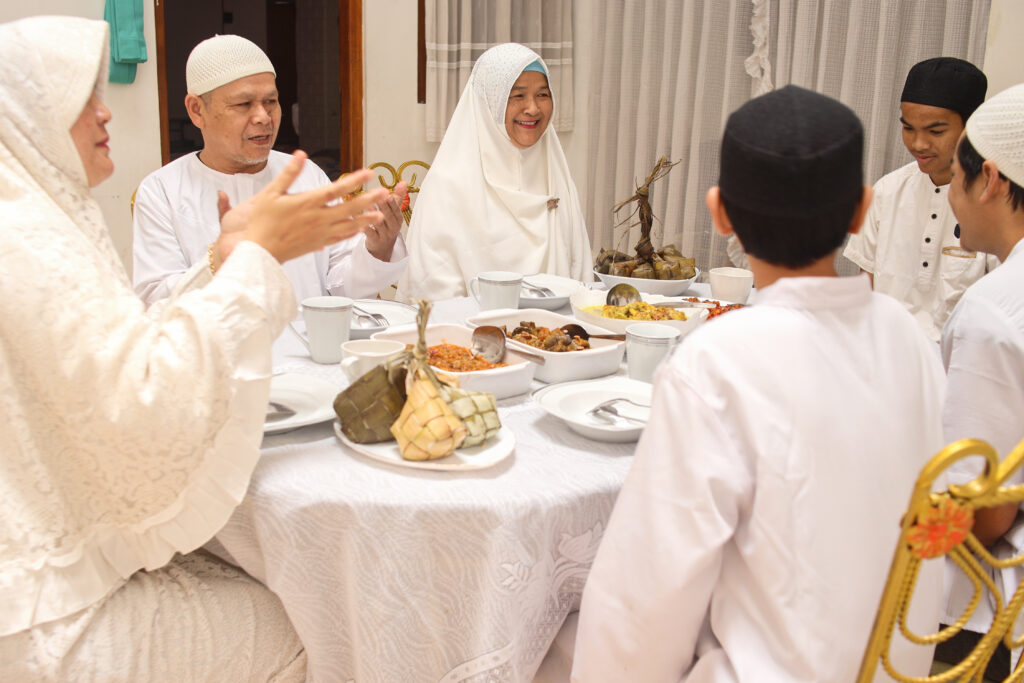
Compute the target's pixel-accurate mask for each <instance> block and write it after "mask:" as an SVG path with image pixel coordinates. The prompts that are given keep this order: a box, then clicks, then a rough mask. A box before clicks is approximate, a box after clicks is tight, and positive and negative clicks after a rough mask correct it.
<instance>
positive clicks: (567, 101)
mask: <svg viewBox="0 0 1024 683" xmlns="http://www.w3.org/2000/svg"><path fill="white" fill-rule="evenodd" d="M572 15H573V0H427V1H426V5H425V14H424V20H425V26H424V29H425V33H426V43H427V103H426V104H427V140H429V141H430V142H440V140H441V138H442V137H443V136H444V131H445V129H446V128H447V127H448V120H449V119H450V118H451V116H452V112H453V111H455V105H456V104H457V103H458V101H459V95H461V94H462V89H463V88H464V87H465V86H466V81H467V80H468V79H469V74H470V71H472V69H473V63H474V62H476V59H477V57H479V56H480V55H481V54H482V53H483V52H484V51H485V50H486V49H487V48H489V47H491V46H493V45H498V44H500V43H508V42H515V43H522V44H523V45H526V46H527V47H529V48H530V49H532V50H533V51H534V52H536V53H537V54H539V55H540V56H541V57H543V58H544V62H545V63H546V64H547V65H548V69H549V70H550V72H551V73H550V75H549V78H550V82H551V87H552V90H553V91H554V93H555V97H556V99H555V113H554V119H553V121H552V123H553V124H554V126H555V130H557V131H559V132H562V131H567V130H572V122H573V80H572V72H573V65H572V59H573V58H572V53H573V43H572V23H573V22H572Z"/></svg>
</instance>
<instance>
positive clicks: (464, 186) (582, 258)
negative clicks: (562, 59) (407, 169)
mask: <svg viewBox="0 0 1024 683" xmlns="http://www.w3.org/2000/svg"><path fill="white" fill-rule="evenodd" d="M539 59H540V57H539V56H538V55H537V54H536V53H535V52H533V50H530V49H529V48H526V47H524V46H522V45H517V44H515V43H507V44H505V45H499V46H496V47H493V48H491V49H490V50H488V51H487V52H485V53H484V54H482V55H481V56H480V58H479V59H478V60H477V62H476V64H474V65H473V73H472V74H471V75H470V77H469V81H468V82H467V83H466V88H465V90H463V91H462V97H461V98H460V99H459V104H458V106H457V107H456V108H455V113H454V114H452V120H451V122H449V124H448V129H447V131H446V132H445V135H444V139H443V140H442V141H441V147H440V148H439V149H438V151H437V156H436V157H434V162H433V164H432V165H431V168H430V171H428V172H427V175H426V177H425V178H424V180H423V184H422V186H421V190H420V193H419V196H418V197H417V199H416V205H415V206H414V207H413V214H412V222H411V224H410V225H409V230H408V240H409V268H408V270H406V272H405V274H404V275H403V276H402V279H401V280H400V281H399V284H398V294H397V296H398V297H399V298H404V299H408V298H414V297H428V298H431V299H434V300H438V299H445V298H449V297H455V296H465V295H466V293H467V289H466V288H467V283H468V282H469V281H470V280H471V279H472V278H473V277H474V276H476V275H477V274H478V273H482V272H486V271H492V270H506V271H514V272H519V273H525V274H530V273H553V274H555V275H562V276H565V277H570V278H574V279H576V280H581V281H584V282H590V281H592V280H593V279H594V275H593V263H592V260H591V252H590V238H589V237H588V236H587V228H586V225H584V222H583V211H582V209H581V208H580V201H579V196H578V195H577V192H576V185H575V183H573V181H572V177H571V176H570V175H569V166H568V163H567V162H566V160H565V154H564V153H563V152H562V145H561V143H559V141H558V134H557V133H556V132H555V129H554V127H553V126H551V125H548V127H547V130H545V131H544V134H543V135H542V136H541V138H540V140H539V141H538V142H537V143H536V144H534V145H533V146H532V147H529V148H527V149H519V148H518V147H516V146H515V145H514V144H512V141H511V139H509V136H508V132H507V131H506V130H505V107H506V105H507V103H508V96H509V92H510V91H511V89H512V86H513V84H514V83H515V81H516V79H517V78H518V77H519V75H520V74H521V73H522V71H523V69H524V68H525V67H526V66H528V65H529V64H530V63H531V62H533V61H535V60H539ZM544 68H545V70H546V69H547V67H544ZM552 97H553V99H554V104H555V106H556V107H557V106H558V93H554V92H553V93H552Z"/></svg>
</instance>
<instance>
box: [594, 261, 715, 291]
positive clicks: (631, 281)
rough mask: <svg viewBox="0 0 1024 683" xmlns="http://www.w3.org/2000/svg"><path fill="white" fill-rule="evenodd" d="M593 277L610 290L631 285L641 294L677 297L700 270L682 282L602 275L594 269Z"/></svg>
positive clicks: (692, 281) (695, 270) (691, 282)
mask: <svg viewBox="0 0 1024 683" xmlns="http://www.w3.org/2000/svg"><path fill="white" fill-rule="evenodd" d="M594 275H595V276H597V277H598V278H600V279H601V282H603V283H604V284H605V286H606V287H608V288H609V289H611V288H612V287H614V286H615V285H618V284H622V283H625V284H627V285H633V286H634V287H636V290H637V291H638V292H640V293H641V294H661V295H662V296H678V295H680V294H682V293H683V292H685V291H686V290H688V289H689V288H690V285H692V284H693V283H694V282H695V281H696V280H697V276H699V275H700V268H694V269H693V276H692V277H688V278H685V279H682V280H658V279H654V278H643V277H625V276H622V275H612V274H610V273H602V272H601V271H600V270H597V269H596V268H595V269H594Z"/></svg>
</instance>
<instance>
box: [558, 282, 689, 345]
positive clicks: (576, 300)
mask: <svg viewBox="0 0 1024 683" xmlns="http://www.w3.org/2000/svg"><path fill="white" fill-rule="evenodd" d="M606 296H608V292H605V291H602V290H599V289H582V290H580V291H578V292H573V294H572V296H570V297H569V304H570V305H571V306H572V314H573V315H574V316H576V317H577V318H579V319H580V320H582V321H584V322H586V323H588V324H591V325H600V326H601V327H605V328H607V329H609V330H611V331H612V332H617V333H618V334H625V333H626V328H627V327H629V326H630V325H632V324H633V323H638V322H652V323H654V324H656V325H668V326H669V327H674V328H675V329H677V330H679V336H680V338H682V337H685V336H686V335H687V334H689V333H690V332H692V331H693V330H694V328H696V327H697V326H698V325H700V324H701V323H703V322H704V321H705V320H707V319H708V310H707V309H706V308H677V309H676V310H677V311H682V312H683V313H685V314H686V320H619V319H616V318H605V317H603V316H601V315H597V314H596V313H591V312H590V311H586V310H584V309H586V308H589V307H590V306H602V305H604V302H605V297H606ZM640 298H641V299H643V300H644V301H646V302H648V303H651V304H656V303H658V302H659V301H662V300H664V299H665V298H666V297H663V296H658V295H655V294H641V295H640Z"/></svg>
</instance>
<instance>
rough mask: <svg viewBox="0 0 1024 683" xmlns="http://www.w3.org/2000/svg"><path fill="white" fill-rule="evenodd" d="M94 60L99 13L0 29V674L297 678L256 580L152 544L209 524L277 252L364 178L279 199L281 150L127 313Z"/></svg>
mask: <svg viewBox="0 0 1024 683" xmlns="http://www.w3.org/2000/svg"><path fill="white" fill-rule="evenodd" d="M107 63H108V55H107V25H106V23H104V22H100V21H90V20H86V19H74V18H68V17H34V18H30V19H24V20H21V21H17V22H13V23H10V24H3V25H0V243H2V244H3V245H4V248H3V249H2V250H0V671H2V672H3V674H2V677H3V678H4V679H5V680H12V681H15V680H17V681H22V680H33V681H35V680H46V681H50V680H103V681H144V680H247V681H254V680H268V679H270V678H274V680H303V679H304V677H305V666H306V665H305V653H304V651H303V650H302V645H301V643H300V642H299V641H298V638H297V636H296V635H295V632H294V630H293V629H292V627H291V625H290V623H289V622H288V619H287V616H286V615H285V614H284V610H283V608H282V607H281V604H280V602H279V601H278V600H277V598H276V597H275V596H274V595H273V594H272V593H271V592H270V591H269V590H268V589H267V588H265V587H264V586H262V585H261V584H259V583H258V582H256V581H255V580H253V579H251V578H249V577H247V576H245V575H244V574H242V573H241V572H239V571H237V570H235V569H234V568H232V567H229V566H228V565H225V564H223V563H220V562H217V561H214V560H213V559H212V558H210V557H209V556H206V555H202V554H199V553H195V554H192V555H188V556H185V557H178V558H176V559H172V558H173V557H174V556H175V554H176V553H187V552H191V551H193V550H194V549H196V548H197V547H199V546H201V545H202V544H203V543H205V542H206V541H207V540H209V539H210V538H211V537H212V536H213V534H214V533H215V532H216V531H217V530H218V529H219V528H220V527H221V526H222V525H223V524H224V522H225V521H226V520H227V518H228V516H229V515H230V514H231V511H232V510H233V509H234V508H235V507H236V506H237V505H238V503H239V502H240V501H241V499H242V497H243V496H244V494H245V490H246V487H247V485H248V481H249V475H250V474H251V472H252V469H253V467H254V465H255V463H256V460H257V458H258V457H259V445H260V441H261V438H262V427H263V419H264V415H265V410H266V405H267V397H268V393H269V385H270V374H271V360H270V347H271V343H272V341H273V339H274V338H275V337H276V336H277V335H278V333H279V332H280V331H281V329H282V328H283V327H284V325H285V324H286V323H287V321H288V320H290V319H291V318H292V317H293V315H294V313H295V301H294V293H293V291H292V287H291V285H290V283H289V281H288V278H287V277H286V276H285V274H284V271H283V269H282V268H281V266H280V263H279V261H283V260H287V259H288V258H291V257H294V256H297V255H300V254H302V253H306V252H308V251H311V250H313V249H319V248H321V247H322V246H324V245H325V244H327V243H330V242H336V241H338V240H339V239H342V238H344V237H348V236H351V235H352V234H354V233H355V232H357V231H358V230H360V229H362V228H363V227H364V226H365V225H366V224H368V223H372V222H373V221H375V220H380V219H381V218H382V217H381V215H380V213H379V212H367V213H366V214H363V215H362V216H360V217H358V218H352V216H355V215H357V214H359V212H360V211H362V209H364V208H366V207H367V206H368V205H367V204H366V203H365V202H362V201H361V199H362V197H360V198H359V199H357V200H353V202H349V203H346V204H344V205H341V206H348V209H341V207H330V208H326V207H325V204H326V203H327V202H329V201H330V200H331V199H332V197H338V196H342V195H343V194H345V193H346V192H349V191H351V190H352V189H354V187H355V186H356V185H358V183H359V182H363V181H365V180H366V179H368V178H370V177H371V176H370V174H369V173H367V172H358V173H355V174H352V175H353V176H355V177H356V178H355V180H356V181H357V182H355V183H344V182H339V183H337V184H335V185H332V186H328V187H325V188H322V190H314V191H311V192H309V193H304V194H300V195H287V194H285V191H286V190H287V187H288V185H289V184H290V182H291V180H293V179H294V177H295V176H296V175H297V174H298V172H299V170H300V169H301V166H302V161H301V157H299V158H297V159H296V160H295V161H294V162H293V163H292V164H291V165H290V167H289V169H288V170H286V171H285V172H284V173H282V175H281V176H280V177H279V178H278V179H277V180H275V181H274V183H272V188H273V189H271V188H267V190H265V191H264V192H263V193H261V194H260V195H258V196H257V197H255V198H253V200H251V202H247V205H246V206H245V207H240V209H238V210H235V211H232V212H230V213H228V214H227V215H226V216H225V217H224V228H223V229H224V232H223V233H222V235H221V236H220V238H219V240H218V242H216V243H214V244H213V245H212V246H211V249H210V256H211V261H210V265H209V266H207V265H206V264H202V265H201V266H197V267H196V268H194V269H193V270H192V271H191V272H190V273H188V274H187V275H186V276H185V277H184V278H183V279H182V283H181V284H180V285H179V287H178V290H177V291H176V292H175V294H174V295H173V296H172V297H171V298H170V299H168V300H166V302H160V304H157V305H154V306H152V307H150V308H149V309H148V310H146V308H145V306H144V305H143V304H142V302H141V301H140V300H139V299H138V298H137V297H136V296H135V294H134V292H133V291H132V288H131V283H130V282H129V281H128V277H127V275H126V274H125V272H124V268H123V266H122V265H121V262H120V260H119V258H118V256H117V254H116V252H115V250H114V247H113V244H112V243H111V241H110V237H109V235H108V233H107V229H106V226H105V225H104V221H103V217H102V214H101V212H100V209H99V206H98V205H97V203H96V201H95V200H94V199H93V198H92V196H91V195H90V192H89V188H90V187H91V186H94V185H96V184H98V183H99V182H101V181H102V180H104V179H105V178H107V177H109V176H110V174H111V173H112V172H113V164H112V162H111V160H110V157H109V148H108V146H107V143H108V141H109V137H108V135H107V133H106V123H107V122H108V121H109V120H110V111H109V110H108V109H107V108H106V107H105V106H104V105H103V103H102V101H101V99H100V98H101V97H102V94H103V86H104V84H105V82H106V78H107ZM368 194H369V193H368ZM374 194H379V195H383V194H384V193H374ZM382 199H383V197H382V196H379V197H377V199H375V200H371V201H380V200H382ZM356 202H359V203H358V204H357V203H356ZM300 214H301V217H300ZM232 230H233V231H232ZM215 267H216V268H217V270H216V276H214V275H213V270H214V268H215ZM140 569H146V570H147V571H145V572H142V571H138V570H140Z"/></svg>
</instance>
